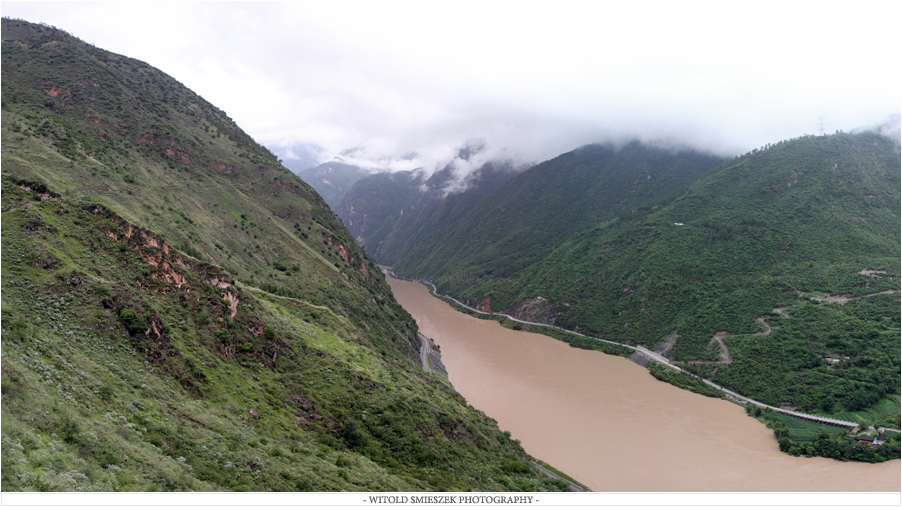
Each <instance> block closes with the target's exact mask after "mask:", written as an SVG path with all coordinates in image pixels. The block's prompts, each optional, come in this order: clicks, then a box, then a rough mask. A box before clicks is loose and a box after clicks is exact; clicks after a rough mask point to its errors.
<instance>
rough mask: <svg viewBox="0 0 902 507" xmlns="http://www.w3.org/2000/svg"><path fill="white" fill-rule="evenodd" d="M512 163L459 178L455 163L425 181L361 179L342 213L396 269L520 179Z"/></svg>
mask: <svg viewBox="0 0 902 507" xmlns="http://www.w3.org/2000/svg"><path fill="white" fill-rule="evenodd" d="M516 172H517V171H516V170H515V169H514V168H513V167H512V166H511V165H510V164H509V163H506V162H489V163H486V164H483V165H482V166H480V167H479V168H478V169H476V170H474V171H472V172H471V173H469V174H467V175H465V176H462V175H459V174H457V171H456V168H455V167H454V165H453V164H448V165H446V166H445V167H444V168H442V170H440V171H436V172H435V173H433V174H432V175H431V176H430V177H429V178H425V179H424V178H423V176H422V173H421V172H420V171H410V172H402V173H394V174H376V175H373V176H370V177H368V178H365V179H363V180H360V181H359V182H358V184H356V185H355V186H354V187H352V188H351V190H350V191H349V192H348V193H347V194H346V196H345V198H344V199H343V200H342V203H341V204H340V205H339V207H338V208H337V210H336V213H338V216H340V217H341V219H342V221H344V223H345V224H347V225H348V228H349V229H350V231H351V232H352V233H353V234H354V235H355V237H357V239H358V241H359V242H360V243H361V244H362V245H363V247H364V248H365V249H366V251H367V253H368V254H369V255H371V256H372V257H373V258H374V259H376V260H377V261H378V262H379V263H380V264H389V265H391V264H394V263H396V262H398V260H399V259H402V258H403V257H404V256H405V255H406V254H407V253H408V252H409V251H411V250H412V249H413V248H415V246H416V245H417V244H419V243H420V242H424V241H425V242H426V243H427V244H428V243H429V240H428V239H426V237H427V236H428V235H429V234H431V233H432V232H434V231H439V230H442V229H443V228H444V227H446V226H448V225H450V224H453V223H454V222H455V221H457V219H459V218H461V217H463V216H464V215H465V214H466V213H468V212H469V211H470V210H471V209H472V208H473V207H474V206H476V204H477V203H479V202H480V201H481V200H482V199H483V198H484V197H485V196H486V195H488V194H489V193H491V192H492V191H493V190H495V189H496V188H498V187H499V186H501V185H503V184H504V183H505V182H506V181H508V180H509V179H510V178H512V177H513V176H514V175H515V174H516Z"/></svg>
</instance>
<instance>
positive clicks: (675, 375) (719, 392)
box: [383, 267, 900, 461]
mask: <svg viewBox="0 0 902 507" xmlns="http://www.w3.org/2000/svg"><path fill="white" fill-rule="evenodd" d="M383 270H384V271H385V272H386V274H388V275H389V276H390V277H393V278H396V279H399V280H402V279H403V278H399V277H397V275H395V274H394V272H392V271H391V268H389V267H383ZM407 281H409V282H413V283H418V284H422V285H424V286H428V287H431V289H430V293H431V294H432V295H433V296H435V297H437V298H440V299H442V300H444V301H446V302H448V303H449V304H450V305H451V307H453V308H454V309H456V310H458V311H460V312H462V313H465V314H467V315H470V316H474V317H476V318H480V319H488V320H496V321H498V322H499V323H500V324H501V325H502V326H503V327H506V328H509V329H512V330H515V331H527V332H538V333H539V334H544V335H547V336H550V337H552V338H555V339H558V340H561V341H563V342H565V343H568V344H570V345H571V346H573V347H578V348H587V349H594V350H600V351H601V352H605V353H607V354H611V355H616V356H621V357H629V358H630V359H631V360H632V361H633V362H636V363H637V364H640V365H645V366H646V369H647V370H648V371H649V373H650V374H651V375H653V376H654V377H655V378H656V379H658V380H661V381H663V382H668V383H670V384H672V385H674V386H676V387H678V388H681V389H686V390H688V391H690V392H693V393H698V394H703V395H705V396H712V397H722V398H724V399H727V400H729V401H731V402H733V403H736V404H738V405H740V406H743V407H746V406H752V407H756V408H758V409H759V412H760V409H763V410H765V411H767V412H769V413H770V412H772V413H778V414H783V415H784V416H790V417H793V418H798V419H801V420H802V421H805V422H807V423H808V426H807V427H806V426H805V422H803V423H800V424H801V425H802V427H803V429H804V430H805V431H808V432H811V433H814V435H815V436H817V435H818V430H819V428H820V425H830V426H836V427H841V428H846V431H848V432H849V436H850V437H852V436H854V435H855V434H856V433H857V432H859V431H861V430H867V428H862V427H861V426H859V424H858V423H857V422H854V421H848V420H842V419H836V418H831V417H824V416H819V415H814V414H807V413H803V412H799V411H796V410H790V409H785V408H782V407H775V406H771V405H767V404H765V403H762V402H760V401H757V400H754V399H751V398H749V397H746V396H743V395H740V394H738V393H736V392H734V391H732V390H729V389H726V388H724V387H722V386H719V385H717V384H715V383H714V382H712V381H710V380H708V379H705V378H702V377H699V376H697V375H695V374H693V373H690V372H687V371H685V370H684V369H682V368H680V367H678V366H676V365H675V364H673V363H672V362H671V361H670V360H669V359H667V358H666V357H664V355H663V354H662V353H658V352H652V351H650V350H648V349H646V348H645V347H642V346H637V347H634V346H632V345H627V344H622V343H618V342H614V341H611V340H605V339H602V338H597V337H592V336H587V335H585V334H582V333H578V332H575V331H570V330H566V329H562V328H559V327H556V326H553V325H550V324H541V323H535V322H528V321H524V320H520V319H516V318H514V317H511V316H509V315H505V314H502V313H497V312H484V311H481V310H478V309H476V308H472V307H470V306H468V305H466V304H464V303H463V302H461V301H458V300H457V299H455V298H453V297H451V296H448V295H444V294H438V291H437V288H436V287H435V285H434V284H432V283H430V282H428V281H423V280H407ZM505 324H507V325H505ZM536 330H537V331H536ZM769 333H770V326H767V328H766V330H765V331H764V332H762V333H759V334H762V335H766V334H769ZM716 338H717V335H715V339H716ZM637 355H641V356H642V357H643V358H645V360H644V361H642V362H640V361H636V359H635V358H636V356H637ZM726 355H727V357H729V353H728V352H727V354H726ZM648 361H653V362H654V363H657V364H659V365H660V366H657V367H649V365H647V364H645V363H648ZM663 367H666V368H663ZM767 427H768V428H770V429H772V430H773V431H774V433H775V435H776V436H777V437H778V438H781V433H782V428H780V427H774V426H773V425H771V424H768V425H767ZM885 429H886V431H888V432H891V433H895V434H899V433H900V432H899V429H896V428H885ZM782 438H787V437H785V436H784V437H782ZM895 440H898V439H897V438H896V439H895ZM804 444H805V442H796V441H791V440H790V441H789V442H788V443H787V442H785V441H781V442H780V449H781V450H783V451H786V452H788V450H789V449H791V448H793V447H800V446H802V445H804ZM893 445H894V446H895V447H893V449H894V451H895V449H897V448H898V442H895V443H894V444H893ZM887 449H889V448H887ZM883 450H885V449H881V451H883ZM833 454H834V453H832V452H827V451H825V453H824V454H820V455H823V456H828V457H834V458H837V459H848V458H851V459H859V457H858V456H859V455H861V456H864V455H865V454H867V456H869V457H870V458H869V459H864V461H872V460H874V459H876V460H878V461H881V460H883V459H885V458H882V457H880V456H883V454H885V453H881V454H880V456H877V457H876V458H875V457H874V456H873V455H874V453H873V452H871V453H865V454H861V453H843V454H841V455H836V456H834V455H833ZM888 456H889V455H888ZM891 456H893V457H894V458H895V459H898V451H895V452H894V453H892V454H891Z"/></svg>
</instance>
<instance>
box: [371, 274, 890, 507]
mask: <svg viewBox="0 0 902 507" xmlns="http://www.w3.org/2000/svg"><path fill="white" fill-rule="evenodd" d="M389 283H390V285H391V287H392V290H393V291H394V294H395V297H396V298H397V299H398V301H399V302H400V303H401V305H402V306H403V307H404V308H405V309H406V310H407V311H408V312H410V313H411V315H413V317H414V318H415V319H416V321H417V323H418V324H419V327H420V331H421V332H422V333H423V334H424V335H426V336H428V337H429V338H432V339H433V340H434V341H435V343H436V344H438V346H439V347H440V349H441V354H442V362H443V363H444V364H445V366H446V367H447V369H448V374H449V377H450V380H451V382H452V384H453V385H454V388H455V389H456V390H457V391H458V392H460V393H461V394H462V395H463V396H464V397H465V398H466V399H467V402H468V403H469V404H471V405H473V406H474V407H476V408H477V409H480V410H482V411H483V412H485V413H486V414H488V415H489V416H490V417H492V418H494V419H495V420H497V421H498V424H499V426H500V427H501V429H502V430H507V431H510V432H511V434H512V436H513V438H516V439H518V440H520V442H521V443H522V445H523V448H524V449H526V451H527V452H528V453H530V454H531V455H532V456H534V457H536V458H537V459H540V460H544V461H546V462H548V463H550V464H551V465H552V466H554V467H555V468H558V469H560V470H562V471H564V472H565V473H567V474H568V475H570V476H571V477H573V478H577V477H578V480H579V481H580V482H582V483H583V484H585V485H586V486H588V487H589V488H590V489H592V490H593V491H620V492H647V491H693V492H706V491H724V492H735V491H775V492H791V491H804V492H821V491H893V492H898V491H900V489H902V479H900V477H902V476H900V474H902V467H900V460H892V461H888V462H885V463H878V464H870V463H857V462H840V461H835V460H831V459H826V458H800V457H792V456H789V455H788V454H785V453H782V452H780V450H779V449H778V447H777V441H776V438H775V437H774V435H773V432H772V431H771V430H769V429H768V428H766V427H765V426H764V425H763V424H761V423H759V422H757V421H756V420H754V419H753V418H751V417H749V416H747V415H746V413H745V410H744V409H743V408H742V407H740V406H738V405H735V404H733V403H730V402H728V401H725V400H717V399H712V398H707V397H704V396H701V395H698V394H694V393H690V392H688V391H684V390H682V389H678V388H676V387H674V386H672V385H670V384H667V383H664V382H660V381H658V380H657V379H655V378H654V377H652V376H651V375H650V374H649V373H648V372H647V371H646V370H645V369H644V368H642V367H640V366H637V365H636V364H634V363H632V362H630V361H628V360H626V359H624V358H621V357H615V356H610V355H605V354H603V353H601V352H597V351H587V350H581V349H576V348H572V347H570V346H569V345H567V344H566V343H563V342H560V341H558V340H554V339H552V338H549V337H547V336H544V335H538V334H533V333H525V332H520V331H513V330H509V329H505V328H503V327H501V325H499V324H498V323H497V322H495V321H490V320H480V319H476V318H474V317H470V316H468V315H465V314H463V313H460V312H457V311H456V310H454V309H453V308H452V307H451V306H450V305H449V304H447V303H446V302H444V301H442V300H440V299H438V298H435V297H433V296H432V295H431V294H430V293H429V291H428V289H427V288H426V287H425V286H423V285H421V284H418V283H412V282H406V281H403V280H397V279H393V278H389Z"/></svg>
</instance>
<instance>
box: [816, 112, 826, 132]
mask: <svg viewBox="0 0 902 507" xmlns="http://www.w3.org/2000/svg"><path fill="white" fill-rule="evenodd" d="M817 130H818V134H820V135H824V117H823V116H821V117H820V119H819V120H818V126H817Z"/></svg>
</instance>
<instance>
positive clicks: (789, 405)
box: [780, 401, 796, 410]
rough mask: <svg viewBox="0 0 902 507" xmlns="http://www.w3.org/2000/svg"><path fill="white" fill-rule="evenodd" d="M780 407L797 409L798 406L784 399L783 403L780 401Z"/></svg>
mask: <svg viewBox="0 0 902 507" xmlns="http://www.w3.org/2000/svg"><path fill="white" fill-rule="evenodd" d="M780 408H782V409H783V410H795V409H796V406H795V405H794V404H792V403H790V402H788V401H784V402H783V403H780Z"/></svg>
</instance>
